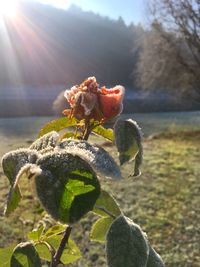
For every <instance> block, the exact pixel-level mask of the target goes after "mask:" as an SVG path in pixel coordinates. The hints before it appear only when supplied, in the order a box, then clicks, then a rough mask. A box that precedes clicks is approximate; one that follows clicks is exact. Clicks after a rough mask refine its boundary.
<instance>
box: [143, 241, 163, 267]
mask: <svg viewBox="0 0 200 267" xmlns="http://www.w3.org/2000/svg"><path fill="white" fill-rule="evenodd" d="M147 267H165V265H164V262H163V261H162V259H161V257H160V255H159V254H158V253H157V252H156V251H155V250H154V249H153V248H152V247H151V246H150V245H149V258H148V262H147Z"/></svg>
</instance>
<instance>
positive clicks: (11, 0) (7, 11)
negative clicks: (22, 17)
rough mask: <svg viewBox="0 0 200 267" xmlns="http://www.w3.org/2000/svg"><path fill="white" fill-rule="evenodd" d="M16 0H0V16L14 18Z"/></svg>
mask: <svg viewBox="0 0 200 267" xmlns="http://www.w3.org/2000/svg"><path fill="white" fill-rule="evenodd" d="M17 2H18V1H17V0H5V1H4V0H3V1H1V0H0V16H1V17H9V18H14V17H15V16H16V14H17Z"/></svg>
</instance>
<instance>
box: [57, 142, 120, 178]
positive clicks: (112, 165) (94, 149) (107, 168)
mask: <svg viewBox="0 0 200 267" xmlns="http://www.w3.org/2000/svg"><path fill="white" fill-rule="evenodd" d="M59 149H64V150H65V151H66V152H69V153H71V154H74V155H78V156H79V157H81V158H82V159H84V160H86V161H87V162H88V163H90V164H91V166H92V167H93V168H94V169H95V170H96V171H97V172H99V173H101V174H102V175H104V176H105V177H107V178H114V179H120V178H122V177H121V172H120V169H119V167H118V165H117V164H116V162H115V161H114V159H113V158H112V157H111V156H110V155H109V153H108V152H107V151H105V150H104V149H103V148H102V147H100V146H98V145H90V144H89V143H88V142H86V141H79V140H73V139H65V140H63V141H62V142H61V143H60V144H59V145H58V146H57V147H56V150H58V151H59Z"/></svg>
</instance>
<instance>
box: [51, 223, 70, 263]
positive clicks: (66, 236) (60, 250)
mask: <svg viewBox="0 0 200 267" xmlns="http://www.w3.org/2000/svg"><path fill="white" fill-rule="evenodd" d="M71 230H72V227H71V226H69V225H68V226H67V228H66V229H65V233H64V236H63V238H62V240H61V242H60V246H59V248H58V250H57V251H56V253H55V255H54V257H53V260H52V263H51V267H57V266H58V264H59V263H60V258H61V256H62V253H63V250H64V249H65V246H66V244H67V243H68V240H69V236H70V233H71Z"/></svg>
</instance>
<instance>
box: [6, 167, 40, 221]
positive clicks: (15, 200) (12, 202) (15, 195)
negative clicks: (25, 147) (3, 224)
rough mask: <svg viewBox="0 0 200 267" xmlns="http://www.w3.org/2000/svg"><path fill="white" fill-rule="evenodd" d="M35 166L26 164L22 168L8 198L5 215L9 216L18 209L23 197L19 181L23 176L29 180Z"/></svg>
mask: <svg viewBox="0 0 200 267" xmlns="http://www.w3.org/2000/svg"><path fill="white" fill-rule="evenodd" d="M35 166H36V165H34V164H29V163H26V164H25V165H24V166H23V167H21V169H20V170H19V172H18V173H17V175H16V178H15V180H14V183H13V184H12V186H11V188H10V192H9V194H8V197H7V202H6V206H5V210H4V215H6V216H7V215H9V214H10V213H11V212H12V211H14V210H15V209H16V208H17V206H18V204H19V202H20V200H21V197H22V196H21V192H20V189H19V185H18V183H19V180H20V178H21V177H22V176H26V177H27V178H29V175H30V174H31V171H30V170H31V169H34V168H35ZM37 169H38V168H37Z"/></svg>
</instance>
